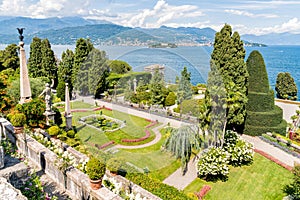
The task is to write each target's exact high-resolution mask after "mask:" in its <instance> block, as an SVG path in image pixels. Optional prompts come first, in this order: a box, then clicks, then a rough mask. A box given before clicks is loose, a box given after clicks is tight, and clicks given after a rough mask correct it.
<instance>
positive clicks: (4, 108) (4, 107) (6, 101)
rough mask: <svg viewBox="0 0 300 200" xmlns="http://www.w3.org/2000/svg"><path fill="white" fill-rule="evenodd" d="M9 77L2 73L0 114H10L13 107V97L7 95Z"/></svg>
mask: <svg viewBox="0 0 300 200" xmlns="http://www.w3.org/2000/svg"><path fill="white" fill-rule="evenodd" d="M7 80H8V76H7V75H5V74H3V73H0V112H1V113H4V114H6V113H8V112H9V109H10V108H11V106H12V105H13V103H12V98H11V96H10V95H9V94H8V93H7Z"/></svg>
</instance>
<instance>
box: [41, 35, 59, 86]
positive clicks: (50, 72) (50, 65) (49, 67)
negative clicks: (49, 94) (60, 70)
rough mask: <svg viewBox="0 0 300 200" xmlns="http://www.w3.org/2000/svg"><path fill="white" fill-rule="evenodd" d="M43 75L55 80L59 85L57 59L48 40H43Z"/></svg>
mask: <svg viewBox="0 0 300 200" xmlns="http://www.w3.org/2000/svg"><path fill="white" fill-rule="evenodd" d="M41 51H42V75H43V76H45V77H47V78H48V79H49V80H54V81H55V85H57V66H56V59H55V55H54V52H53V50H52V49H51V44H50V42H49V40H48V39H44V40H42V49H41Z"/></svg>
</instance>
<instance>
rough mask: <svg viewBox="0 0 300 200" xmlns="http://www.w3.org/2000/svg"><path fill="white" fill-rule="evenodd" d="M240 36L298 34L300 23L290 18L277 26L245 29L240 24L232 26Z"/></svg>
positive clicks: (296, 19)
mask: <svg viewBox="0 0 300 200" xmlns="http://www.w3.org/2000/svg"><path fill="white" fill-rule="evenodd" d="M232 27H233V28H234V29H235V30H237V31H238V32H239V33H240V34H241V35H243V34H254V35H265V34H269V33H285V32H289V33H300V21H299V19H298V18H292V19H290V20H289V21H287V22H284V23H282V24H279V25H275V26H269V27H262V28H259V27H254V28H253V27H247V26H245V25H242V24H236V25H232Z"/></svg>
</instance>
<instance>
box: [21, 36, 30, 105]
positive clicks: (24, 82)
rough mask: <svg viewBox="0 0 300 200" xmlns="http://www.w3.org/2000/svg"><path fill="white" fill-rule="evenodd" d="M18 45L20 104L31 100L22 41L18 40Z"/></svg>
mask: <svg viewBox="0 0 300 200" xmlns="http://www.w3.org/2000/svg"><path fill="white" fill-rule="evenodd" d="M19 46H20V104H23V103H26V102H29V101H30V100H31V89H30V82H29V76H28V69H27V64H26V55H25V49H24V42H23V41H20V42H19Z"/></svg>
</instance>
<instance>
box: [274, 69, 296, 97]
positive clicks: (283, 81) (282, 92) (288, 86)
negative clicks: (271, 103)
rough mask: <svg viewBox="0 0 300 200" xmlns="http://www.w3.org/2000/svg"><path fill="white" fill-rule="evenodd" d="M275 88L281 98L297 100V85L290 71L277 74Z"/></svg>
mask: <svg viewBox="0 0 300 200" xmlns="http://www.w3.org/2000/svg"><path fill="white" fill-rule="evenodd" d="M275 90H276V95H277V97H278V98H280V99H292V100H297V85H296V83H295V80H294V78H293V77H292V76H291V74H290V73H288V72H281V73H279V74H278V75H277V79H276V86H275Z"/></svg>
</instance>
